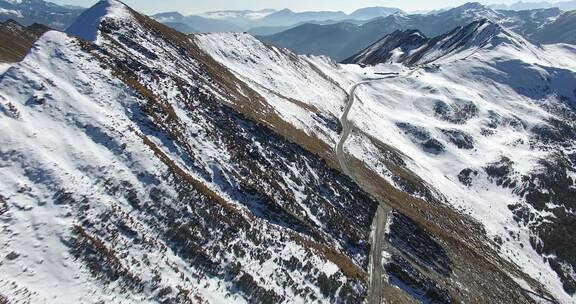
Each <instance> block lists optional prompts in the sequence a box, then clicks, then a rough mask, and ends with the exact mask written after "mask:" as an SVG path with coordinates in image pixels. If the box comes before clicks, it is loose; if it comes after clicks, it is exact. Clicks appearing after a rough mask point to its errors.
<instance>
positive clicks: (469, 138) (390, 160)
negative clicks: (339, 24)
mask: <svg viewBox="0 0 576 304" xmlns="http://www.w3.org/2000/svg"><path fill="white" fill-rule="evenodd" d="M470 33H474V31H471V32H470ZM74 36H76V37H78V38H75V37H74ZM476 36H478V37H479V36H480V35H476ZM508 37H510V38H509V40H506V43H493V44H484V45H482V46H481V47H479V46H476V45H473V44H466V46H470V47H473V48H474V50H475V51H474V52H473V54H471V55H470V56H468V57H467V58H466V60H469V62H468V63H469V65H463V61H464V60H455V59H456V58H458V56H447V57H445V58H444V59H445V61H443V62H438V64H442V66H441V67H440V68H438V66H437V65H429V66H427V67H426V68H425V69H424V68H423V69H420V70H415V71H409V70H408V69H407V68H406V67H405V66H402V65H399V64H395V65H380V66H379V67H376V68H373V67H368V68H361V67H360V66H358V65H356V64H351V65H338V64H336V63H335V62H333V61H331V60H330V59H328V58H325V57H304V56H298V55H295V54H293V53H291V52H289V51H287V50H285V49H281V48H277V47H273V46H268V45H264V44H262V43H261V42H259V41H258V40H256V39H255V38H254V37H251V36H250V35H247V34H234V33H229V34H205V35H193V36H187V35H184V34H182V33H179V32H177V31H175V30H172V29H170V28H168V27H166V26H163V25H162V24H160V23H158V22H156V21H154V20H153V19H151V18H148V17H145V16H142V15H140V14H138V13H136V12H134V11H133V10H131V9H129V8H128V7H126V6H125V5H123V4H122V3H120V2H118V1H114V0H107V1H102V2H99V3H98V4H97V5H96V6H94V7H93V8H91V9H90V10H88V11H86V12H85V13H84V14H83V15H82V16H81V17H80V18H79V19H78V20H77V21H76V22H75V24H74V25H72V26H71V27H70V28H69V30H68V35H67V34H63V33H59V32H48V33H46V34H44V35H43V36H42V37H41V38H40V40H39V41H38V42H37V43H36V44H35V45H34V46H33V48H32V50H31V52H30V54H29V55H27V56H26V58H25V59H24V60H23V61H22V62H21V63H19V64H16V65H14V66H12V67H11V68H10V69H9V70H8V71H6V72H5V73H3V74H2V75H1V76H0V125H1V128H0V130H1V131H0V143H1V144H0V173H1V174H0V221H1V226H0V227H1V229H2V233H1V234H0V253H1V254H0V256H2V257H3V259H2V262H1V264H0V299H2V300H6V301H22V302H26V301H28V302H33V303H43V302H46V303H48V302H49V303H67V302H95V303H97V302H101V301H105V302H129V303H132V302H146V303H157V302H164V303H190V302H209V303H220V302H234V303H254V302H257V303H311V302H312V303H313V302H321V303H325V302H342V303H361V302H363V301H365V300H366V299H367V295H368V286H371V284H370V283H371V282H369V277H370V276H369V275H370V274H371V273H372V270H373V267H374V266H375V265H373V264H372V265H371V264H370V262H369V261H370V260H371V259H370V257H371V256H370V253H371V251H372V252H373V251H374V250H378V251H381V256H382V257H383V260H382V261H381V262H382V263H381V265H378V266H380V267H379V269H383V273H382V279H383V280H382V281H383V285H381V286H380V287H381V288H382V290H381V292H380V294H382V295H383V296H384V299H383V300H386V301H390V302H400V303H412V302H432V303H446V302H481V303H534V302H537V301H538V299H539V298H538V297H537V296H535V295H539V296H540V297H547V298H552V297H555V298H556V299H557V300H558V301H561V302H562V303H569V301H571V300H572V299H573V296H572V294H573V292H571V290H570V286H569V285H567V284H564V285H563V283H565V282H568V283H570V279H571V277H570V272H569V270H570V269H571V268H570V267H572V266H571V265H573V264H570V263H571V262H570V261H569V257H570V248H569V247H567V246H563V245H562V244H560V245H559V244H558V243H559V242H558V241H557V240H558V239H553V238H549V237H551V236H556V237H562V238H565V237H566V236H564V235H563V234H561V233H555V232H558V231H560V232H562V230H561V229H562V228H564V229H565V230H563V232H562V233H567V232H569V231H570V228H569V227H570V226H569V225H563V224H557V223H555V222H554V221H555V220H556V219H560V218H561V219H562V221H563V222H566V223H570V221H571V218H572V217H571V214H572V213H571V212H573V211H571V209H569V208H568V207H569V205H565V206H566V208H561V207H557V205H558V204H559V203H557V202H562V204H564V203H563V202H564V201H565V200H566V199H567V198H566V197H567V196H559V195H561V194H562V193H569V192H566V191H572V190H571V189H572V187H573V186H572V185H573V182H570V181H571V180H572V179H573V178H572V176H573V174H572V173H570V172H572V171H569V170H568V169H566V171H562V170H559V171H554V172H556V173H557V174H556V175H554V174H552V175H551V174H548V171H542V170H540V168H548V167H545V166H543V167H540V165H539V162H538V160H540V159H544V160H548V161H551V160H552V159H554V158H551V157H548V156H549V153H550V151H547V150H546V149H547V148H548V149H550V147H554V148H556V147H557V145H559V146H560V147H563V149H566V150H563V151H568V150H569V149H570V147H571V145H572V138H573V136H572V135H571V134H572V133H570V132H572V131H571V130H572V129H571V125H569V124H567V121H568V122H569V120H567V119H566V118H565V117H564V116H562V115H569V113H571V112H570V111H569V110H568V109H566V108H562V105H569V104H571V100H573V99H571V98H572V97H571V96H570V95H569V90H570V89H574V88H573V87H570V86H569V85H566V84H570V83H572V82H571V81H572V78H570V77H571V76H570V75H573V74H570V72H563V70H560V68H558V66H559V65H560V64H559V63H558V62H561V61H562V62H564V61H567V62H569V64H568V66H567V67H564V69H569V71H573V70H575V69H576V67H573V66H572V64H571V63H570V62H574V61H573V56H574V55H573V54H574V49H572V48H570V47H568V46H557V47H553V48H547V49H545V50H544V49H539V48H537V47H534V46H531V45H530V44H529V43H528V42H526V41H524V40H521V39H520V38H517V37H516V36H515V35H514V34H510V35H509V36H508ZM470 41H476V40H474V39H473V40H470ZM495 41H496V40H495ZM517 43H519V44H518V45H517ZM526 47H528V50H529V51H525V50H524V49H525V48H526ZM461 52H466V50H465V48H462V49H461ZM461 52H458V53H461ZM454 54H456V53H454ZM424 57H426V58H432V57H431V56H424ZM498 58H500V59H498ZM502 58H504V59H506V60H504V59H502ZM449 59H451V60H449ZM459 59H462V58H459ZM497 59H498V60H497ZM514 60H515V61H514ZM508 61H513V62H514V64H515V65H510V63H508V64H507V62H508ZM535 62H536V64H535ZM490 64H491V65H490ZM518 66H519V67H520V68H522V70H521V73H516V72H517V70H516V68H518ZM512 68H514V69H512ZM498 69H499V70H498ZM478 71H480V73H478ZM384 72H395V73H397V74H395V75H398V77H395V78H387V79H385V80H382V81H381V82H380V81H373V80H374V79H375V78H381V77H382V76H379V75H378V74H376V73H384ZM510 75H514V76H515V75H520V76H518V77H532V78H526V79H528V80H526V79H524V78H523V79H515V78H513V77H512V76H510ZM510 77H512V78H510ZM359 82H365V83H364V85H363V86H360V87H358V89H357V90H356V94H355V96H357V97H358V100H357V102H356V103H355V104H354V107H353V108H352V110H351V112H350V119H351V123H352V124H353V125H355V126H356V127H355V128H354V130H353V132H352V135H351V138H350V140H348V141H347V142H346V144H345V145H344V151H345V153H346V159H347V161H348V168H349V169H350V172H351V174H350V176H345V175H343V174H341V173H340V172H339V171H341V168H339V167H338V161H337V160H336V155H335V152H334V148H335V146H336V143H337V142H338V140H339V136H340V135H339V133H340V131H341V130H340V129H341V126H340V123H339V119H338V118H339V117H340V116H341V115H342V112H343V110H344V106H345V103H346V101H347V100H348V99H349V96H348V93H349V89H350V88H351V87H352V86H354V85H356V84H357V83H359ZM523 85H525V86H526V87H525V86H523ZM546 85H548V89H544V88H545V86H546ZM406 92H410V94H407V93H406ZM561 110H562V111H561ZM514 111H521V114H522V115H520V114H518V116H519V117H522V118H519V117H517V116H516V115H515V114H514ZM528 130H530V132H529V131H528ZM534 130H540V132H539V133H536V131H534ZM532 134H540V135H541V137H538V136H532ZM512 139H513V140H512ZM562 140H563V141H562ZM559 142H561V144H560V143H559ZM567 155H568V154H567ZM479 156H482V157H479ZM501 156H506V157H507V159H508V160H506V159H504V158H502V157H501ZM568 159H570V158H568ZM564 163H565V164H566V166H569V165H570V163H568V162H564ZM549 167H552V168H558V167H556V166H549ZM566 168H567V167H566ZM474 172H477V173H474ZM467 173H469V174H467ZM522 174H525V175H527V176H530V179H528V180H526V179H524V178H523V175H522ZM530 174H531V175H530ZM537 174H540V175H537ZM550 176H554V178H547V177H550ZM516 180H520V181H523V182H526V184H523V185H525V187H523V188H522V189H525V190H526V191H525V192H524V194H526V197H528V196H530V197H534V198H535V199H536V200H531V201H528V200H524V196H521V195H520V194H518V193H520V192H516V188H514V189H512V188H510V185H511V183H512V181H516ZM558 181H562V183H559V182H558ZM518 185H520V183H519V182H517V183H516V184H514V186H515V187H517V186H518ZM551 185H560V186H559V187H560V188H552V186H551ZM554 187H556V186H554ZM544 189H548V190H547V191H548V192H545V190H544ZM536 191H540V192H539V193H542V194H551V193H554V196H553V197H552V198H551V199H553V200H554V203H553V204H551V203H550V202H549V201H547V200H546V199H545V198H543V196H542V195H539V194H538V193H536ZM530 193H535V194H530ZM529 194H530V195H529ZM557 194H558V195H557ZM377 206H380V208H381V209H383V210H385V211H386V212H385V216H384V217H383V218H378V219H379V220H381V221H382V222H378V223H374V222H373V219H374V215H375V213H376V210H377ZM531 206H538V208H541V209H536V208H532V207H531ZM563 206H564V205H563ZM540 210H542V211H540ZM562 211H564V214H562V213H561V212H562ZM550 212H556V213H554V214H555V216H556V217H555V218H553V217H551V216H550ZM524 215H526V216H524ZM559 215H563V217H560V216H559ZM515 216H516V217H518V218H526V219H527V220H532V219H535V218H538V219H540V218H539V217H542V220H541V221H538V222H537V221H530V222H527V223H524V222H521V221H518V222H516V221H515V219H516V217H515ZM546 216H548V218H544V217H546ZM538 223H540V224H541V225H537V224H538ZM383 224H384V226H385V227H386V229H384V234H383V235H382V234H377V235H375V234H374V235H371V232H372V228H373V227H374V226H379V227H381V226H382V225H383ZM531 224H533V226H531ZM533 228H534V229H533ZM506 229H508V230H506ZM376 237H378V238H381V239H379V240H378V241H377V242H374V238H376ZM530 237H533V240H534V241H533V244H535V246H536V247H535V248H536V249H533V247H532V243H531V242H530V241H531V239H530ZM370 241H373V242H372V243H373V244H376V243H378V244H382V247H381V248H372V246H371V245H370ZM538 244H541V245H542V246H540V247H538ZM543 257H545V258H546V261H545V262H543ZM557 273H558V274H560V276H562V275H563V276H564V277H560V276H559V275H558V274H557ZM54 274H57V275H54ZM487 274H489V275H487ZM63 291H66V292H63Z"/></svg>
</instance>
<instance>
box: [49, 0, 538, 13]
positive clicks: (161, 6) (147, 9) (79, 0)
mask: <svg viewBox="0 0 576 304" xmlns="http://www.w3.org/2000/svg"><path fill="white" fill-rule="evenodd" d="M50 1H52V2H55V3H59V4H72V5H79V6H85V7H89V6H91V5H93V4H94V3H96V2H97V0H50ZM470 1H472V0H468V1H467V0H462V1H461V0H160V1H158V0H124V3H126V4H128V5H129V6H131V7H132V8H134V9H136V10H138V11H140V12H144V13H147V14H151V13H158V12H166V11H179V12H182V13H186V14H194V13H202V12H206V11H214V10H226V9H234V10H237V9H263V8H275V9H282V8H289V9H292V10H294V11H303V10H331V11H333V10H342V11H345V12H351V11H353V10H355V9H357V8H360V7H366V6H388V7H398V8H401V9H403V10H406V11H416V10H430V9H438V8H445V7H452V6H457V5H460V4H463V3H466V2H470ZM478 2H481V3H484V4H495V3H506V4H509V3H512V2H516V1H514V0H480V1H478ZM524 2H532V1H530V0H528V1H526V0H524Z"/></svg>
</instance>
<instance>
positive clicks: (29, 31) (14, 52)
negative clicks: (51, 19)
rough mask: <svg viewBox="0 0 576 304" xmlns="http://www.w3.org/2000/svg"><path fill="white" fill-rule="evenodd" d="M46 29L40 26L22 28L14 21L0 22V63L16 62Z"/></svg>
mask: <svg viewBox="0 0 576 304" xmlns="http://www.w3.org/2000/svg"><path fill="white" fill-rule="evenodd" d="M48 30H49V29H48V27H46V26H44V25H40V24H33V25H30V26H27V27H26V26H22V25H20V24H19V23H18V22H16V21H14V20H8V21H5V22H0V62H11V63H12V62H18V61H20V60H22V59H23V58H24V56H26V53H28V51H29V50H30V48H31V47H32V45H33V44H34V42H36V40H37V39H38V38H39V37H40V36H42V34H44V33H45V32H46V31H48Z"/></svg>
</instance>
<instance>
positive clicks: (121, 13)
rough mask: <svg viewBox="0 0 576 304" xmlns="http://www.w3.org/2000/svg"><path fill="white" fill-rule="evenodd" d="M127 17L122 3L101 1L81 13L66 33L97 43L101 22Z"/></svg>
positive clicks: (107, 0) (113, 0)
mask: <svg viewBox="0 0 576 304" xmlns="http://www.w3.org/2000/svg"><path fill="white" fill-rule="evenodd" d="M129 16H130V11H129V10H128V7H127V6H126V5H125V4H124V3H122V2H120V1H117V0H102V1H100V2H98V3H96V4H95V5H94V6H92V7H91V8H90V9H88V10H87V11H85V12H84V13H82V15H80V17H78V19H76V21H75V22H74V23H73V24H72V25H71V26H70V27H69V28H68V29H67V30H66V33H68V34H69V35H72V36H76V37H79V38H82V39H85V40H88V41H97V40H98V36H99V30H100V24H101V22H102V20H104V19H106V18H112V19H124V18H127V17H129Z"/></svg>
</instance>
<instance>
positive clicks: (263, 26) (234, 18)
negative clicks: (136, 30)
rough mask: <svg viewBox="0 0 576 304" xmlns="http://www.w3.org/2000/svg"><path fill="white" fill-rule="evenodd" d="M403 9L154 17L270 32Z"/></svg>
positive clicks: (200, 28)
mask: <svg viewBox="0 0 576 304" xmlns="http://www.w3.org/2000/svg"><path fill="white" fill-rule="evenodd" d="M401 12H402V11H401V10H400V9H397V8H388V7H367V8H361V9H358V10H356V11H354V12H352V13H351V14H346V13H344V12H341V11H308V12H294V11H292V10H289V9H283V10H279V11H276V10H272V9H266V10H259V11H250V10H244V11H215V12H208V13H204V14H200V15H189V16H184V15H182V14H180V13H177V12H168V13H159V14H156V15H153V16H152V17H153V18H154V19H156V20H157V21H160V22H162V23H164V24H167V25H169V26H172V27H174V25H175V24H174V23H177V28H178V27H180V28H181V24H186V25H187V26H189V27H190V28H192V29H194V31H197V32H238V31H248V32H251V33H254V34H260V35H263V34H269V35H270V34H275V33H279V32H281V31H284V30H287V29H289V28H292V27H294V26H297V25H300V24H304V23H327V22H328V23H337V22H343V21H350V22H353V23H354V22H360V21H362V22H365V21H368V20H370V19H374V18H379V17H386V16H389V15H392V14H395V13H401Z"/></svg>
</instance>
